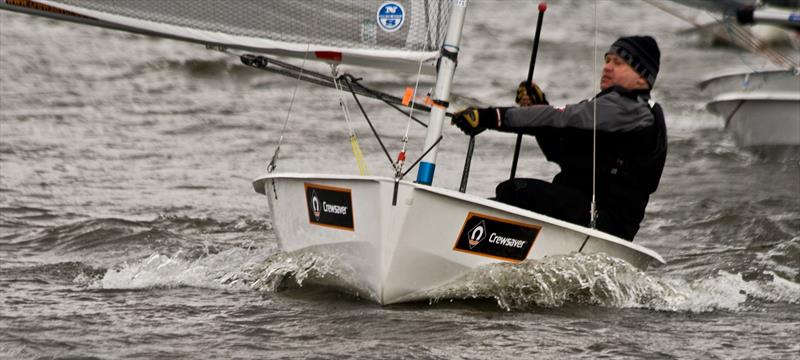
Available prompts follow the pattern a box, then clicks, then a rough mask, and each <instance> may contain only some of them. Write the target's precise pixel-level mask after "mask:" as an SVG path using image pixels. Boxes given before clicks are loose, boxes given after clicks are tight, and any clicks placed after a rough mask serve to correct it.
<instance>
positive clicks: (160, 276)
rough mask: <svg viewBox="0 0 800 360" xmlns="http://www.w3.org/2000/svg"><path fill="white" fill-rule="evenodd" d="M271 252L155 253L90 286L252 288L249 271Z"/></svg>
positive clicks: (111, 272) (258, 249)
mask: <svg viewBox="0 0 800 360" xmlns="http://www.w3.org/2000/svg"><path fill="white" fill-rule="evenodd" d="M270 253H271V250H270V249H269V248H238V247H237V248H231V249H227V250H225V251H221V252H219V253H216V254H209V255H208V256H202V257H200V258H186V257H184V254H182V253H180V252H179V253H177V254H174V255H172V256H167V255H163V254H158V253H154V254H152V255H150V256H149V257H147V258H144V259H140V260H138V261H135V262H132V263H125V264H122V265H119V266H116V267H114V268H111V269H108V270H107V271H106V272H105V274H104V275H103V276H102V278H100V279H96V280H92V281H90V282H89V283H88V284H87V285H88V286H89V287H90V288H95V289H104V290H109V289H116V290H119V289H126V290H130V289H151V288H174V287H199V288H212V289H239V290H242V289H248V285H247V284H246V282H245V281H243V279H245V278H247V276H246V273H245V271H246V270H247V269H249V268H250V267H252V266H255V265H256V264H259V263H261V262H262V261H263V259H264V258H265V257H266V256H268V255H269V254H270Z"/></svg>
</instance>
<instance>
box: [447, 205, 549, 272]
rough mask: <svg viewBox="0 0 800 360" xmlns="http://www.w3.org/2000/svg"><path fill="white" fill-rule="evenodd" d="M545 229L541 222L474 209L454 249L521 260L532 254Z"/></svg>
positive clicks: (510, 259) (465, 222)
mask: <svg viewBox="0 0 800 360" xmlns="http://www.w3.org/2000/svg"><path fill="white" fill-rule="evenodd" d="M541 229H542V227H541V226H539V225H533V224H526V223H522V222H519V221H513V220H508V219H501V218H497V217H493V216H488V215H483V214H479V213H474V212H470V213H469V214H467V218H466V220H464V225H463V226H462V227H461V232H460V233H459V234H458V238H456V243H455V245H453V250H455V251H460V252H465V253H469V254H474V255H480V256H486V257H490V258H494V259H499V260H505V261H510V262H513V263H517V262H520V261H522V260H525V258H527V257H528V253H530V251H531V248H532V247H533V242H534V241H536V237H537V236H539V231H540V230H541Z"/></svg>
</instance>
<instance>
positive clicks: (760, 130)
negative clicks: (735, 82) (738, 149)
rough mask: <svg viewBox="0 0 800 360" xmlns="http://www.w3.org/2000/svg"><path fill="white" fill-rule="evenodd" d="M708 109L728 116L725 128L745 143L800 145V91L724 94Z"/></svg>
mask: <svg viewBox="0 0 800 360" xmlns="http://www.w3.org/2000/svg"><path fill="white" fill-rule="evenodd" d="M707 108H708V110H709V111H711V112H712V113H714V114H717V115H719V116H721V117H722V118H723V119H725V128H726V129H728V131H730V132H731V133H733V136H734V139H735V140H736V142H737V143H738V144H739V145H741V146H744V147H763V146H800V93H797V94H796V95H795V96H794V97H792V96H785V97H778V96H762V95H760V94H722V95H720V96H717V97H716V98H715V99H714V100H713V101H711V102H709V103H708V105H707Z"/></svg>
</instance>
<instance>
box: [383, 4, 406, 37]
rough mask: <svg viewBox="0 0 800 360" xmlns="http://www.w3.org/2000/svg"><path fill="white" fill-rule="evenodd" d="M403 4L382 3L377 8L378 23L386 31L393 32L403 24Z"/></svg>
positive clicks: (404, 17)
mask: <svg viewBox="0 0 800 360" xmlns="http://www.w3.org/2000/svg"><path fill="white" fill-rule="evenodd" d="M405 15H406V12H405V10H404V9H403V6H402V5H400V4H398V3H396V2H387V3H383V5H381V6H380V7H379V8H378V15H377V17H378V25H379V26H380V27H381V29H383V31H386V32H395V31H397V30H398V29H400V27H401V26H403V22H405V19H406V16H405Z"/></svg>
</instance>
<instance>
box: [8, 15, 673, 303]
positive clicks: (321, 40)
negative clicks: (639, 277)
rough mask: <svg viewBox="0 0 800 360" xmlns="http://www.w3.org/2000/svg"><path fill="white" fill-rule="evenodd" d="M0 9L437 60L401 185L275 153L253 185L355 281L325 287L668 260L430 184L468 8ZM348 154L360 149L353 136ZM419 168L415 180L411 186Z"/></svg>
mask: <svg viewBox="0 0 800 360" xmlns="http://www.w3.org/2000/svg"><path fill="white" fill-rule="evenodd" d="M298 7H299V9H298ZM0 8H3V9H6V10H13V11H22V12H27V13H32V14H35V15H43V16H49V17H54V18H59V19H62V20H69V21H75V22H80V23H85V24H90V25H95V26H103V27H108V28H114V29H119V30H124V31H131V32H136V33H143V34H148V35H154V36H161V37H167V38H173V39H178V40H184V41H191V42H196V43H201V44H204V45H206V46H208V47H210V48H213V49H221V50H226V51H231V50H238V51H245V52H248V53H254V54H269V55H279V56H285V55H288V56H294V57H301V58H303V59H310V60H322V61H326V62H329V63H332V64H334V65H338V64H352V65H356V66H360V65H369V66H379V67H388V68H393V69H398V68H411V69H417V70H418V72H423V70H422V69H423V68H428V69H432V68H433V67H432V66H431V65H433V64H437V67H436V68H435V69H436V85H435V88H434V91H433V93H432V94H431V95H430V96H431V100H430V101H429V102H428V103H427V104H426V105H421V104H414V103H412V104H411V105H410V106H408V108H411V109H412V110H413V109H420V110H425V111H429V112H430V120H429V122H428V124H427V128H428V131H427V135H426V140H425V146H424V148H423V149H422V151H420V153H421V155H420V156H419V158H418V159H417V161H416V162H415V163H414V165H412V166H411V167H409V168H408V169H404V163H405V152H402V153H401V155H402V156H400V157H399V159H398V160H397V161H396V162H394V163H393V166H394V170H395V174H396V175H395V176H394V177H380V176H368V175H363V174H362V175H330V174H297V173H280V172H276V171H274V169H275V166H276V159H277V154H278V151H277V150H276V155H275V156H273V161H272V162H271V163H270V167H269V169H268V172H267V173H266V174H265V175H263V176H260V177H258V178H257V179H256V180H255V181H253V187H254V189H255V191H257V192H258V193H261V194H263V195H264V196H265V197H266V199H267V202H268V203H269V207H270V213H271V218H272V222H273V224H274V230H275V233H276V235H277V238H278V242H279V246H280V247H281V249H282V250H284V251H286V252H298V253H309V252H310V253H314V254H317V255H319V256H322V257H325V258H331V259H334V261H335V262H336V263H337V266H339V267H340V268H342V269H344V270H343V271H342V274H347V275H346V276H343V278H339V279H329V280H330V283H331V284H337V285H338V286H344V287H345V288H347V289H348V290H350V291H355V292H357V293H359V294H360V295H361V296H363V297H366V298H369V299H371V300H373V301H375V302H378V303H380V304H391V303H398V302H406V301H415V300H424V299H428V294H429V293H430V292H431V291H433V290H436V289H438V288H440V287H442V286H446V285H447V284H449V283H451V282H453V281H455V280H458V279H459V278H461V277H463V276H466V275H467V274H469V273H470V272H471V271H473V270H475V269H477V268H480V267H482V266H487V265H490V264H494V263H501V262H511V263H518V262H521V261H526V260H531V259H541V258H544V257H548V256H559V255H567V254H573V253H605V254H607V255H609V256H612V257H615V258H619V259H622V260H625V261H627V262H629V263H630V264H632V265H634V266H636V267H638V268H640V269H646V268H647V267H648V266H649V265H651V264H659V263H664V260H663V259H662V258H661V256H659V255H658V254H657V253H655V252H654V251H652V250H649V249H647V248H644V247H642V246H639V245H637V244H634V243H631V242H628V241H625V240H623V239H620V238H617V237H614V236H611V235H609V234H606V233H603V232H600V231H597V230H593V229H590V228H586V227H582V226H578V225H574V224H571V223H567V222H564V221H561V220H557V219H554V218H550V217H548V216H544V215H541V214H537V213H534V212H531V211H527V210H523V209H520V208H517V207H513V206H509V205H506V204H503V203H499V202H496V201H493V200H489V199H484V198H480V197H478V196H474V195H470V194H467V193H464V192H459V191H456V190H450V189H444V188H440V187H436V186H433V185H432V184H433V177H434V173H435V169H436V166H435V164H436V151H437V148H438V144H439V142H440V141H441V140H442V127H443V124H444V119H445V118H446V116H447V115H448V113H447V108H448V105H449V103H448V99H449V96H450V85H451V82H452V79H453V75H454V73H455V64H456V59H457V56H458V51H459V45H460V39H461V28H462V25H463V21H464V17H465V14H466V11H467V1H466V0H452V1H435V0H396V1H383V0H382V1H361V0H358V1H345V0H326V1H314V2H296V1H272V2H264V3H262V2H247V1H191V2H187V1H160V0H140V1H130V2H119V1H111V0H58V1H51V0H41V1H36V2H34V1H25V0H5V4H0ZM199 9H203V10H202V11H201V10H199ZM291 9H294V10H291ZM273 20H274V21H273ZM242 61H243V62H244V63H245V64H247V65H250V66H254V67H258V68H263V69H266V70H274V71H276V72H280V73H291V74H292V75H293V76H297V78H298V79H302V80H308V81H311V82H314V83H317V84H320V85H324V86H333V87H336V88H337V89H339V90H340V91H341V90H343V89H348V90H350V91H351V92H352V93H353V96H354V97H355V96H356V94H360V95H367V96H371V97H374V98H378V99H380V100H382V101H384V102H386V103H389V104H391V105H395V104H394V103H395V100H397V99H396V98H395V97H392V96H390V95H386V94H381V93H379V92H375V91H372V90H370V89H368V88H366V87H363V86H362V85H360V83H358V82H357V81H356V80H354V79H353V78H347V77H344V76H338V77H337V76H336V75H335V74H334V75H333V79H331V78H330V77H328V78H325V77H324V76H322V75H320V74H314V73H312V72H307V71H306V70H305V69H303V68H302V67H300V68H297V67H295V66H291V65H287V64H285V63H282V62H280V61H277V60H274V59H269V58H266V57H262V56H260V55H253V54H246V55H244V56H242ZM304 62H305V60H304ZM276 65H277V66H278V67H279V68H280V69H274V67H275V66H276ZM411 98H412V99H415V98H416V96H415V95H412V96H411ZM340 104H341V105H342V107H343V110H344V113H345V116H346V117H347V116H348V110H347V109H346V107H345V106H344V102H340ZM365 115H366V114H365ZM408 116H409V117H412V116H411V114H410V113H409V114H408ZM352 140H353V138H352V137H351V141H352ZM279 143H280V142H279ZM278 148H279V146H278ZM353 148H354V153H356V154H358V153H359V152H360V150H357V142H354V141H353ZM387 156H388V153H387ZM390 161H392V160H391V157H390ZM417 164H419V168H418V171H417V179H416V181H409V180H407V179H405V175H406V174H407V173H408V172H409V171H410V170H411V169H413V168H414V167H415V165H417ZM465 173H466V171H465ZM462 183H463V184H465V181H463V182H462ZM462 190H463V187H462ZM323 280H324V279H323Z"/></svg>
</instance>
